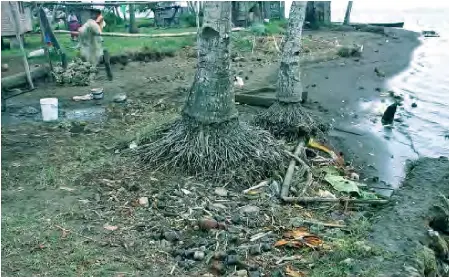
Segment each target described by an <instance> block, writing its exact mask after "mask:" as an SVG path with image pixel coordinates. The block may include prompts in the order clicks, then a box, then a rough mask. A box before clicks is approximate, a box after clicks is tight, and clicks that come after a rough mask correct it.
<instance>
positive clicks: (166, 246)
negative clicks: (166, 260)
mask: <svg viewBox="0 0 449 277" xmlns="http://www.w3.org/2000/svg"><path fill="white" fill-rule="evenodd" d="M159 246H160V248H161V249H162V250H163V251H166V252H170V250H171V246H172V244H171V243H170V242H169V241H167V240H165V239H163V240H161V241H160V242H159Z"/></svg>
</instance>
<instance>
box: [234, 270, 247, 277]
mask: <svg viewBox="0 0 449 277" xmlns="http://www.w3.org/2000/svg"><path fill="white" fill-rule="evenodd" d="M235 274H236V276H239V277H246V276H248V271H246V269H241V270H237V271H236V272H235Z"/></svg>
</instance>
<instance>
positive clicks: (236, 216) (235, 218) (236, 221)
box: [231, 213, 242, 224]
mask: <svg viewBox="0 0 449 277" xmlns="http://www.w3.org/2000/svg"><path fill="white" fill-rule="evenodd" d="M231 222H232V223H233V224H240V223H241V222H242V218H241V217H240V215H239V214H237V213H236V214H233V215H232V216H231Z"/></svg>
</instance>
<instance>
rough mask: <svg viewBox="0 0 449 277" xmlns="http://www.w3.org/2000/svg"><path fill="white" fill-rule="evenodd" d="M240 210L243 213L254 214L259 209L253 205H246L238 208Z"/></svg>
mask: <svg viewBox="0 0 449 277" xmlns="http://www.w3.org/2000/svg"><path fill="white" fill-rule="evenodd" d="M240 211H241V212H242V213H244V214H254V213H258V212H259V211H260V208H259V207H257V206H253V205H246V206H243V207H242V208H240Z"/></svg>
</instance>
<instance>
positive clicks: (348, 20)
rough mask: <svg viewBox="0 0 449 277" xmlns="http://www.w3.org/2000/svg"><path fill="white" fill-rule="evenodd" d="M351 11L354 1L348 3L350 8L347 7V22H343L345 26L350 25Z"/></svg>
mask: <svg viewBox="0 0 449 277" xmlns="http://www.w3.org/2000/svg"><path fill="white" fill-rule="evenodd" d="M351 10H352V1H348V6H347V7H346V13H345V20H344V21H343V24H344V25H349V22H350V18H351Z"/></svg>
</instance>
